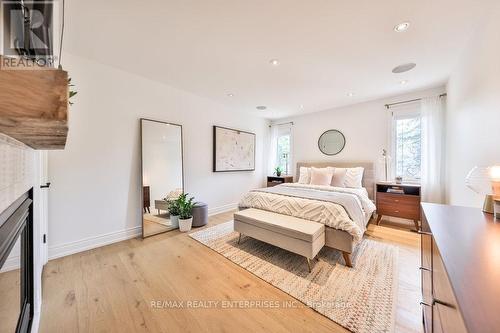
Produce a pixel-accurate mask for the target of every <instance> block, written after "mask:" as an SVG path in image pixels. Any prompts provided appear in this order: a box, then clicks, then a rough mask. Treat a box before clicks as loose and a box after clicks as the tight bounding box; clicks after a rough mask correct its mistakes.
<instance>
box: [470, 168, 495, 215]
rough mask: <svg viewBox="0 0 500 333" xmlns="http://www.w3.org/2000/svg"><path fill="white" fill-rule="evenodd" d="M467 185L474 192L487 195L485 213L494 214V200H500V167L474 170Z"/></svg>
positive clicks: (484, 206)
mask: <svg viewBox="0 0 500 333" xmlns="http://www.w3.org/2000/svg"><path fill="white" fill-rule="evenodd" d="M465 184H466V185H467V187H469V188H470V189H471V190H473V191H474V192H476V193H478V194H482V195H485V199H484V205H483V212H485V213H490V214H493V199H494V198H500V166H498V165H495V166H489V167H478V166H476V167H474V168H472V170H471V171H470V172H469V174H468V175H467V177H466V179H465Z"/></svg>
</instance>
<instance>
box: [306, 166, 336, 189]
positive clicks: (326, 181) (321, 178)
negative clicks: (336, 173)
mask: <svg viewBox="0 0 500 333" xmlns="http://www.w3.org/2000/svg"><path fill="white" fill-rule="evenodd" d="M332 177H333V168H331V167H327V168H320V169H318V168H314V167H313V168H311V185H326V186H330V184H331V182H332Z"/></svg>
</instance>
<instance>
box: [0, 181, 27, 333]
mask: <svg viewBox="0 0 500 333" xmlns="http://www.w3.org/2000/svg"><path fill="white" fill-rule="evenodd" d="M17 252H19V256H16V255H15V254H16V253H17ZM7 259H8V260H7ZM7 261H8V262H9V263H10V265H13V264H14V266H17V267H18V268H16V269H13V270H9V271H0V318H1V320H0V332H29V331H30V330H31V323H32V320H33V312H34V308H33V190H30V191H28V192H26V193H25V194H23V195H22V196H21V197H20V198H19V199H17V200H16V201H15V202H14V203H13V204H12V205H10V206H9V208H7V209H6V210H5V211H4V212H2V213H0V269H1V268H2V267H4V268H6V267H5V266H6V265H5V264H6V262H7ZM4 270H5V269H4Z"/></svg>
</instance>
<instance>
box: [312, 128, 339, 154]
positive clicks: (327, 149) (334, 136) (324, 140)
mask: <svg viewBox="0 0 500 333" xmlns="http://www.w3.org/2000/svg"><path fill="white" fill-rule="evenodd" d="M318 147H319V150H321V152H322V153H323V154H325V155H337V154H338V153H340V152H341V151H342V149H344V147H345V136H344V134H342V132H340V131H338V130H328V131H326V132H325V133H323V134H321V136H320V137H319V140H318Z"/></svg>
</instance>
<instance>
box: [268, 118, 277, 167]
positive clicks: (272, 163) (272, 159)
mask: <svg viewBox="0 0 500 333" xmlns="http://www.w3.org/2000/svg"><path fill="white" fill-rule="evenodd" d="M270 131H271V135H270V137H271V138H270V139H271V140H270V142H269V156H268V159H267V173H268V175H272V174H273V173H274V168H276V164H277V163H278V159H277V155H278V133H279V132H278V126H276V125H274V126H270Z"/></svg>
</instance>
